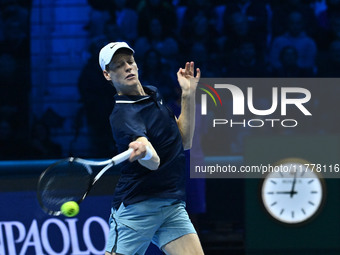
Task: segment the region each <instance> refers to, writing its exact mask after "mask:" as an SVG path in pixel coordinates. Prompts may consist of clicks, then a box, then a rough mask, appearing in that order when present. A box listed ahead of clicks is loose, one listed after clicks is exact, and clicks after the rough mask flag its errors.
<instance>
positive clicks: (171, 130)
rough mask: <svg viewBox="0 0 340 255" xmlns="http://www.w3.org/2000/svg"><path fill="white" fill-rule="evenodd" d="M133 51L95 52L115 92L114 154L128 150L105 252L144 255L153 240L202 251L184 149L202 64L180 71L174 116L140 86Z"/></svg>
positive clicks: (171, 249) (110, 48)
mask: <svg viewBox="0 0 340 255" xmlns="http://www.w3.org/2000/svg"><path fill="white" fill-rule="evenodd" d="M133 54H134V50H133V49H132V48H130V47H129V45H128V44H127V43H125V42H115V43H109V44H108V45H106V46H105V47H103V48H102V49H101V51H100V53H99V64H100V67H101V68H102V70H103V74H104V77H105V78H106V79H107V80H108V81H110V82H112V84H113V86H114V87H115V89H116V90H117V94H116V95H115V97H114V103H115V105H114V108H113V111H112V114H111V116H110V123H111V127H112V132H113V137H114V139H115V142H116V145H117V148H118V152H122V151H124V150H126V149H127V148H128V147H130V148H133V152H132V154H131V156H130V159H129V161H130V162H128V161H127V162H125V163H122V165H121V176H120V179H119V181H118V184H117V186H116V190H115V194H114V199H113V203H112V213H111V215H110V220H109V223H110V232H109V237H108V240H107V246H106V253H105V254H106V255H110V254H124V255H134V254H138V255H139V254H144V253H145V251H146V250H147V248H148V246H149V244H150V242H153V243H154V244H155V245H157V246H158V247H159V248H160V249H161V250H162V251H163V252H165V253H166V254H177V255H178V254H180V255H191V254H192V255H200V254H203V250H202V247H201V244H200V241H199V238H198V236H197V234H196V231H195V229H194V227H193V225H192V223H191V221H190V219H189V217H188V214H187V212H186V210H185V202H184V200H185V156H184V150H187V149H190V147H191V143H192V137H193V132H194V122H195V119H194V118H195V117H194V116H195V105H194V104H195V103H194V102H195V98H194V97H195V91H196V87H197V82H198V80H199V78H200V75H201V73H200V69H199V68H197V69H196V76H194V73H195V70H194V63H193V62H190V63H189V62H187V63H186V64H185V68H180V69H179V70H178V72H177V77H178V82H179V85H180V86H181V89H182V105H181V114H180V116H179V117H178V119H176V118H175V116H174V115H173V113H172V112H171V111H170V110H169V109H168V108H167V107H166V106H165V105H164V104H163V101H162V98H161V96H160V95H159V93H158V91H157V89H156V88H155V87H153V86H142V84H141V83H140V81H139V78H138V67H137V64H136V62H135V60H134V57H133ZM155 72H157V66H155Z"/></svg>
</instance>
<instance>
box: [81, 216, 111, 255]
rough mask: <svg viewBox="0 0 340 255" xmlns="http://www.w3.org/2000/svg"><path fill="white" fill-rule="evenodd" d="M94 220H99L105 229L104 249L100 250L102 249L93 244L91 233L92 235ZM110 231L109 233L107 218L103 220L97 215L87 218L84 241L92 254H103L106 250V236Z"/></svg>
mask: <svg viewBox="0 0 340 255" xmlns="http://www.w3.org/2000/svg"><path fill="white" fill-rule="evenodd" d="M92 222H98V223H99V225H100V226H101V227H102V229H103V233H104V237H105V242H104V247H103V249H102V250H100V251H98V250H97V249H96V248H95V247H94V246H93V244H92V240H91V235H90V225H91V223H92ZM108 233H109V226H108V224H107V222H106V221H105V220H103V219H102V218H100V217H96V216H95V217H91V218H89V219H87V221H86V222H85V224H84V227H83V236H84V242H85V244H86V245H87V248H88V249H89V251H90V252H91V254H92V253H93V254H103V253H104V252H105V243H106V237H107V235H108Z"/></svg>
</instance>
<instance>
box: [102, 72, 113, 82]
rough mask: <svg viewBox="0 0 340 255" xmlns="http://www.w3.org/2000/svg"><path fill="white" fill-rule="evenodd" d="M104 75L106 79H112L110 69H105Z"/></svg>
mask: <svg viewBox="0 0 340 255" xmlns="http://www.w3.org/2000/svg"><path fill="white" fill-rule="evenodd" d="M103 75H104V77H105V79H106V80H108V81H111V75H110V74H109V73H108V71H106V70H103Z"/></svg>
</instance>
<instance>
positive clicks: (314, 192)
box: [310, 190, 319, 194]
mask: <svg viewBox="0 0 340 255" xmlns="http://www.w3.org/2000/svg"><path fill="white" fill-rule="evenodd" d="M310 193H311V194H318V193H319V192H317V191H315V190H313V191H311V192H310Z"/></svg>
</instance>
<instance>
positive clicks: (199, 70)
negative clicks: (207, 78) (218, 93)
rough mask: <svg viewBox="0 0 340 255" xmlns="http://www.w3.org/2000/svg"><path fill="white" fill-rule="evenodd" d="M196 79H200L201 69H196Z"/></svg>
mask: <svg viewBox="0 0 340 255" xmlns="http://www.w3.org/2000/svg"><path fill="white" fill-rule="evenodd" d="M196 78H197V79H199V78H201V69H199V68H196Z"/></svg>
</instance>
